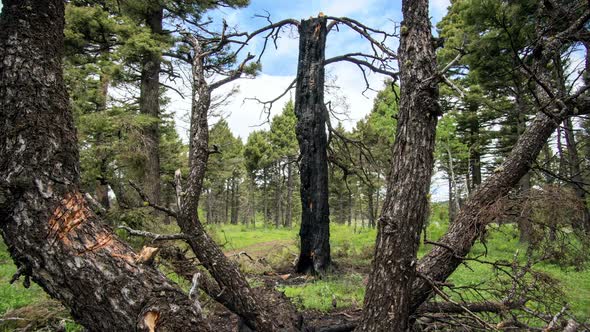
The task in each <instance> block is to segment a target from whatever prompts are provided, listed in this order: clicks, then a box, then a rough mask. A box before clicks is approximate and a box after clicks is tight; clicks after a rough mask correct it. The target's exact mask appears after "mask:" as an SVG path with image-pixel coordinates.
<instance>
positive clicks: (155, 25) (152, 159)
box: [139, 5, 163, 204]
mask: <svg viewBox="0 0 590 332" xmlns="http://www.w3.org/2000/svg"><path fill="white" fill-rule="evenodd" d="M147 6H148V10H147V13H146V16H145V22H146V25H147V26H148V27H149V28H150V30H151V32H152V34H155V35H158V34H162V32H163V30H162V17H163V9H162V7H161V6H159V5H158V6H157V7H155V8H151V7H152V6H153V5H152V6H150V5H147ZM160 62H161V55H160V54H158V53H155V52H147V53H145V54H143V59H142V64H141V86H140V96H139V112H140V113H141V114H145V115H149V116H151V117H153V118H154V120H159V119H160ZM143 137H144V140H145V143H144V144H145V156H146V164H145V169H144V172H145V173H144V178H143V186H144V191H145V193H146V194H147V195H148V197H149V198H150V200H151V201H152V202H154V203H155V204H159V203H160V125H159V123H158V122H156V123H153V124H150V125H148V126H146V127H145V128H144V129H143Z"/></svg>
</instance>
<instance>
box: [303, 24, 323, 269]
mask: <svg viewBox="0 0 590 332" xmlns="http://www.w3.org/2000/svg"><path fill="white" fill-rule="evenodd" d="M326 35H327V29H326V18H325V17H319V18H310V19H308V20H302V21H301V24H300V25H299V61H298V65H297V87H296V89H295V115H296V116H297V127H296V129H295V130H296V134H297V141H298V142H299V150H300V153H301V157H300V158H301V161H300V163H299V172H300V178H301V190H300V192H301V208H302V211H301V228H300V230H299V236H300V238H301V251H300V254H299V260H298V262H297V267H296V270H297V272H303V273H323V272H325V271H326V269H327V268H328V267H329V266H330V262H331V259H330V224H329V223H330V210H329V207H328V195H329V191H328V157H327V152H326V149H327V144H328V143H327V135H326V118H325V117H326V116H327V114H328V112H327V109H326V106H325V104H324V60H325V49H326Z"/></svg>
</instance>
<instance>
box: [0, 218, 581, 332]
mask: <svg viewBox="0 0 590 332" xmlns="http://www.w3.org/2000/svg"><path fill="white" fill-rule="evenodd" d="M160 227H161V229H160V230H159V231H161V232H162V233H166V232H168V233H172V232H177V231H178V230H177V229H176V226H174V225H166V226H160ZM446 228H447V223H446V220H445V218H444V214H441V213H438V214H437V213H436V210H435V212H434V213H433V214H432V215H431V221H430V224H429V226H428V229H427V236H428V238H429V239H432V240H435V241H436V240H437V239H438V238H440V236H442V234H443V233H444V232H445V230H446ZM207 229H208V232H209V233H210V234H212V236H213V237H214V238H215V239H216V241H217V242H218V243H220V244H222V245H223V247H224V250H225V251H226V252H228V253H237V252H239V251H242V250H244V251H246V252H248V253H249V254H250V255H252V256H254V257H258V258H262V257H264V258H265V259H266V260H267V261H268V262H270V265H272V266H273V267H275V266H290V264H292V262H293V259H294V258H295V257H296V254H297V246H298V234H297V233H298V226H297V225H294V227H293V228H292V229H286V228H279V229H276V228H274V227H272V226H267V227H264V226H262V225H257V228H255V229H253V228H247V227H245V226H243V225H221V226H219V225H209V226H207ZM330 231H331V248H332V253H333V257H334V260H335V262H336V263H337V264H338V266H339V267H340V269H339V272H338V273H339V274H333V275H328V276H326V277H324V278H322V279H316V280H314V281H309V282H306V283H305V284H302V285H294V286H287V287H284V286H283V287H281V288H280V290H281V291H284V292H285V294H286V295H287V296H288V297H290V298H291V299H292V300H293V302H294V303H295V304H296V305H297V306H298V307H300V308H302V309H315V310H319V311H323V312H327V311H330V310H332V309H333V303H332V299H333V298H335V299H336V306H337V307H338V308H345V307H361V306H362V301H363V297H364V292H365V281H364V280H365V277H366V272H367V271H368V267H369V266H370V261H371V258H372V256H373V250H374V249H373V248H374V241H375V236H376V231H375V230H374V229H369V228H360V227H357V229H356V231H354V228H352V227H348V226H346V225H340V224H333V225H331V230H330ZM134 241H138V240H137V239H134ZM140 242H141V241H139V242H138V243H136V244H137V245H141V243H140ZM428 249H430V246H428V245H427V246H421V247H420V250H419V256H422V255H424V254H425V253H426V251H427V250H428ZM525 249H526V248H525V247H524V246H522V245H521V244H519V243H518V232H517V230H516V229H515V228H514V227H513V226H511V225H504V226H497V227H493V228H492V229H491V230H490V231H489V234H488V235H487V238H486V246H484V245H482V244H480V243H478V244H477V245H475V246H474V248H473V250H472V252H471V256H472V257H479V258H481V259H484V260H487V261H496V260H504V261H511V260H512V259H513V258H514V255H515V252H516V251H517V250H518V251H519V252H520V253H521V256H522V253H524V252H525ZM486 253H487V255H486ZM519 257H520V256H519ZM520 258H521V259H522V257H520ZM241 266H242V268H243V269H244V271H245V272H247V273H249V274H250V275H251V277H250V279H249V280H250V281H251V283H252V284H253V286H256V285H257V284H259V280H257V279H256V277H255V276H254V275H255V274H260V273H263V272H265V271H266V270H264V269H262V268H260V266H254V267H253V266H250V265H248V264H243V265H241ZM536 268H537V270H539V271H542V272H544V273H546V274H548V275H549V276H551V277H553V278H555V279H557V280H559V286H560V287H561V289H562V291H563V294H564V295H563V301H564V302H565V301H567V302H568V303H569V304H570V308H571V312H572V313H573V314H574V315H575V316H576V317H577V318H578V319H579V320H581V321H584V320H587V319H589V318H590V269H584V270H581V271H578V270H575V269H573V268H562V267H559V266H557V265H553V264H548V263H545V264H540V265H538V266H536ZM15 271H16V268H15V266H14V265H13V264H12V260H11V258H10V257H9V256H8V254H7V252H6V247H5V245H4V244H3V243H1V242H0V298H1V299H2V301H0V316H1V315H3V314H5V313H6V312H7V311H10V310H14V309H19V308H25V307H34V306H35V305H36V304H38V303H44V301H47V296H46V295H45V294H44V293H43V291H42V289H40V288H39V287H38V286H37V285H34V284H33V285H32V286H31V288H29V289H25V288H24V287H23V286H22V283H15V284H14V285H9V284H8V281H9V280H10V278H11V276H12V275H13V274H14V272H15ZM164 272H165V273H166V274H167V275H168V276H169V277H171V278H172V279H174V280H175V281H176V282H178V283H180V284H181V286H183V288H185V289H186V288H188V286H189V285H188V284H187V283H186V282H185V281H184V280H180V279H179V278H177V277H176V275H174V274H173V273H170V271H164ZM496 272H497V271H495V270H494V268H493V267H492V266H490V265H487V264H481V263H477V262H469V263H468V264H467V266H464V265H462V266H461V267H459V268H458V269H457V271H456V272H455V273H454V274H453V275H452V276H451V277H450V278H449V282H451V283H453V284H455V285H456V286H468V285H476V284H480V283H482V282H493V281H494V280H495V275H496ZM484 295H490V296H491V295H492V294H484ZM468 299H472V300H473V299H475V300H477V296H476V295H473V296H471V297H470V296H468ZM68 325H69V324H68ZM76 328H77V327H76V326H74V327H68V330H72V331H75V330H76ZM2 330H3V329H2V327H1V326H0V331H2Z"/></svg>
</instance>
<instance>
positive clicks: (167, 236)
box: [117, 226, 188, 242]
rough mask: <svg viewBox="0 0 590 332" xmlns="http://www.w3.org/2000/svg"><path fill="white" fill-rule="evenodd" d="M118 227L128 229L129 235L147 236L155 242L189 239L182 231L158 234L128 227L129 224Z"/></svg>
mask: <svg viewBox="0 0 590 332" xmlns="http://www.w3.org/2000/svg"><path fill="white" fill-rule="evenodd" d="M117 228H118V229H122V230H125V231H127V233H129V235H132V236H140V237H145V238H148V239H152V242H155V241H169V240H187V238H188V237H187V236H186V235H185V234H182V233H178V234H156V233H152V232H148V231H142V230H137V229H132V228H130V227H127V226H119V227H117Z"/></svg>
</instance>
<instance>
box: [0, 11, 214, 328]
mask: <svg viewBox="0 0 590 332" xmlns="http://www.w3.org/2000/svg"><path fill="white" fill-rule="evenodd" d="M3 4H4V7H3V9H2V16H1V18H0V119H1V121H0V229H1V230H2V236H3V238H4V241H5V242H6V244H7V246H8V249H9V251H10V254H11V256H12V257H13V260H14V262H15V264H16V265H17V266H18V267H19V270H20V271H23V273H24V275H26V276H30V277H31V278H32V279H33V281H35V282H36V283H37V284H39V285H40V286H41V287H42V288H43V289H44V290H45V291H46V292H47V293H48V294H49V295H50V296H52V297H54V298H56V299H58V300H60V301H61V302H62V303H63V304H64V305H65V306H67V307H68V308H70V310H71V312H72V315H73V317H74V318H75V319H76V321H78V322H79V323H81V324H82V325H84V326H85V327H86V328H87V329H88V330H90V331H137V330H141V331H147V330H148V329H149V328H148V327H149V326H148V325H150V324H149V323H148V321H149V319H148V318H150V317H151V318H156V319H155V325H156V326H155V327H156V328H157V329H158V331H189V330H192V331H205V330H208V328H207V325H206V324H205V323H204V322H203V321H202V317H201V316H200V314H199V313H198V312H197V311H196V309H195V307H194V306H193V305H192V302H191V301H190V300H189V299H188V297H187V296H186V295H185V294H184V293H183V292H182V291H181V290H180V288H179V287H178V286H177V285H175V284H173V283H172V282H170V281H169V280H168V279H166V277H165V276H164V275H162V274H161V273H160V272H159V271H158V270H157V269H155V268H153V267H151V266H149V265H145V264H142V263H141V262H140V260H139V259H138V255H136V254H135V253H134V252H133V251H132V250H131V248H130V247H129V246H127V245H126V244H125V243H123V242H122V241H120V240H119V239H118V238H117V237H116V236H115V235H114V234H113V233H112V231H111V230H110V229H109V228H108V227H106V226H105V225H104V224H103V223H102V222H101V220H99V218H98V217H97V216H95V215H94V214H93V212H92V211H91V210H90V209H89V208H88V207H87V204H86V202H85V200H84V198H83V196H82V195H81V194H80V191H79V180H80V179H79V169H80V167H79V161H78V150H77V143H76V131H75V129H74V125H73V118H72V113H71V109H70V106H69V101H68V96H67V93H66V89H65V85H64V82H63V77H62V63H61V59H62V56H63V27H64V2H63V1H61V0H35V1H33V0H28V1H22V0H19V1H16V0H4V1H3Z"/></svg>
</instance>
